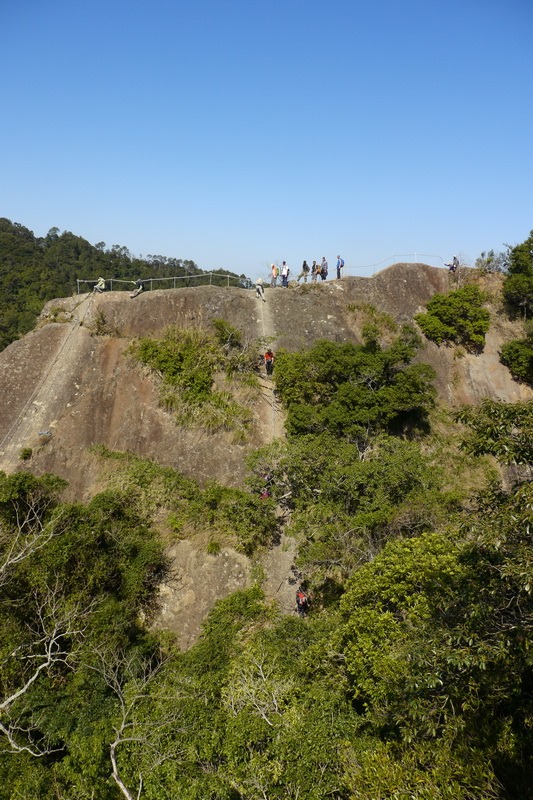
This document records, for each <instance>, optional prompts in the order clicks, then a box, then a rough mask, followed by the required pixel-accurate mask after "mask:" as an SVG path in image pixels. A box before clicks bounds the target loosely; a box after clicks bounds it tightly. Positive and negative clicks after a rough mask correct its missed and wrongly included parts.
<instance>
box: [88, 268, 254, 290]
mask: <svg viewBox="0 0 533 800" xmlns="http://www.w3.org/2000/svg"><path fill="white" fill-rule="evenodd" d="M214 277H217V278H224V281H225V282H226V284H225V285H226V286H228V287H229V286H230V285H235V284H236V285H237V286H240V287H241V288H242V289H249V288H250V286H251V285H252V284H251V281H249V280H248V279H247V278H238V277H237V276H236V275H225V274H223V273H221V272H203V273H201V274H199V275H176V276H172V277H170V278H142V282H143V283H144V288H145V289H148V290H149V291H151V290H152V289H154V288H156V289H158V288H161V289H168V288H171V289H176V288H179V286H180V285H181V286H187V287H190V286H192V287H194V286H212V285H213V278H214ZM164 282H166V283H167V284H168V283H170V284H171V285H170V286H161V287H159V286H157V285H156V286H155V287H154V284H160V283H164ZM97 283H98V280H83V279H80V278H78V279H77V280H76V284H77V288H78V294H83V291H80V287H81V286H82V285H83V284H86V285H87V286H89V287H90V288H89V291H92V288H93V287H94V286H95V285H96V284H97ZM105 284H106V290H108V291H110V292H112V291H113V287H114V286H116V285H117V284H124V286H121V287H119V289H123V290H125V289H128V288H129V289H132V288H133V287H134V286H135V284H136V281H133V280H124V279H123V278H106V279H105ZM215 285H216V286H221V285H224V284H223V283H221V282H220V281H217V283H216V284H215ZM85 291H87V290H85Z"/></svg>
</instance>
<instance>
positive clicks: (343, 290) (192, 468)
mask: <svg viewBox="0 0 533 800" xmlns="http://www.w3.org/2000/svg"><path fill="white" fill-rule="evenodd" d="M459 279H460V280H467V281H468V280H473V279H475V280H476V281H477V282H481V283H482V288H483V289H484V290H485V291H487V292H488V293H489V295H490V296H491V298H492V299H491V302H490V305H491V312H492V323H491V328H490V331H489V333H488V335H487V341H486V346H485V348H484V351H483V352H482V353H481V354H479V355H473V354H468V353H466V354H465V353H461V357H457V356H458V353H457V350H456V349H455V348H447V347H437V346H436V345H433V344H432V343H427V344H425V346H424V347H423V348H422V350H421V351H420V354H419V360H421V361H425V362H427V363H429V364H431V365H432V366H433V367H434V369H435V371H436V373H437V378H436V387H437V390H438V394H439V398H440V402H441V403H443V404H444V405H445V406H449V407H454V406H458V405H461V404H463V403H478V402H479V401H480V400H481V399H482V398H484V397H490V398H497V399H501V400H504V401H507V402H517V401H519V400H525V399H530V398H531V397H532V396H533V392H532V391H531V390H529V389H528V388H527V387H524V386H522V385H519V384H517V383H515V382H514V381H513V380H512V378H511V376H510V373H509V372H508V370H507V369H506V368H505V367H503V366H502V365H501V364H500V362H499V358H498V352H499V349H500V348H501V345H502V344H503V343H504V342H505V341H507V340H509V339H511V338H517V337H518V336H519V335H520V327H519V323H516V324H515V323H511V322H509V321H508V320H507V319H506V317H505V316H504V315H503V314H500V313H498V304H499V300H498V298H499V295H500V289H501V277H500V276H498V275H488V276H485V277H480V276H477V275H474V273H473V272H472V273H469V271H466V270H465V271H464V272H463V276H462V277H461V276H459ZM456 280H457V278H456V277H452V276H450V275H448V273H447V272H446V271H445V270H439V269H435V268H432V267H429V266H426V265H423V264H397V265H395V266H393V267H390V268H389V269H387V270H385V271H383V272H381V273H378V274H377V275H375V276H374V277H372V278H345V279H343V280H341V281H328V282H325V283H320V284H318V285H309V284H308V285H306V286H303V285H302V286H298V287H296V286H293V287H291V288H290V289H288V290H287V289H282V288H276V289H275V290H271V289H267V290H266V302H264V303H263V302H261V300H259V299H257V298H256V297H255V294H254V292H252V291H247V290H244V289H234V288H220V287H210V286H206V287H199V288H193V289H177V290H163V291H153V292H146V293H144V294H142V295H140V296H139V297H137V298H135V299H133V300H132V299H130V298H129V296H128V294H127V293H124V292H110V293H105V294H102V295H79V296H76V297H72V298H67V299H61V300H55V301H52V302H50V303H48V304H47V306H46V307H45V309H44V311H43V313H42V315H41V319H40V323H39V326H38V327H37V329H36V330H34V331H33V332H31V333H29V334H27V335H26V336H25V337H24V338H23V339H21V340H19V341H16V342H14V343H13V344H11V345H10V346H9V347H8V348H7V349H6V350H4V351H3V352H2V353H1V354H0V393H1V396H2V400H3V402H2V404H1V406H0V430H1V441H0V469H1V470H4V471H6V472H14V471H16V470H19V469H31V471H32V472H35V473H38V474H42V473H44V472H53V473H55V474H57V475H60V476H62V477H64V478H66V479H67V480H68V481H69V490H68V496H70V498H72V499H87V498H88V497H90V496H92V495H93V494H94V493H96V492H97V491H100V490H101V489H102V488H104V486H105V477H104V474H103V472H102V469H101V464H100V461H99V459H98V457H97V456H96V455H95V454H94V452H91V450H90V448H91V446H93V445H99V444H101V445H105V446H106V447H107V448H109V449H111V450H119V451H128V452H130V453H133V454H135V455H138V456H140V457H142V458H147V459H151V460H153V461H156V462H157V463H159V464H161V465H164V466H170V467H173V468H175V469H176V470H178V471H179V472H181V473H183V474H184V475H186V476H188V477H191V478H194V479H195V480H197V481H198V482H199V483H200V484H205V482H206V481H207V480H209V479H215V480H217V481H219V482H221V483H223V484H226V485H233V486H238V485H240V484H242V481H243V479H244V474H245V469H244V463H245V457H246V455H247V453H249V452H250V451H251V450H253V449H254V448H257V447H258V446H260V445H262V444H266V443H268V442H269V441H271V440H272V439H273V438H275V437H279V436H281V435H283V412H282V409H281V408H280V406H279V404H278V403H277V401H276V397H275V394H274V392H273V389H272V384H271V382H270V381H267V380H263V379H262V380H261V388H260V390H259V391H258V392H257V393H256V395H255V396H254V397H251V398H248V400H247V402H248V403H249V407H250V409H251V412H252V425H251V430H250V435H249V437H248V439H247V440H246V441H244V442H243V441H235V437H234V436H232V434H231V433H230V432H226V431H222V432H216V433H207V432H205V431H202V430H193V429H189V428H183V427H178V426H177V425H176V423H175V422H174V420H173V419H172V417H171V415H170V414H168V413H167V412H166V411H164V410H163V409H162V408H161V407H160V405H159V386H158V380H157V377H154V376H153V375H151V374H150V373H149V372H148V371H147V370H146V369H145V368H143V367H142V366H141V365H139V364H138V363H137V362H135V361H134V360H133V359H132V358H131V356H129V355H128V353H127V349H128V346H129V344H130V342H131V341H132V340H133V339H134V338H135V337H138V336H149V335H156V334H158V333H160V332H161V331H163V330H164V329H165V328H166V327H167V326H169V325H178V326H187V327H193V328H202V327H206V326H208V325H209V324H210V323H211V322H212V321H213V320H215V319H224V320H227V321H228V322H229V323H230V324H231V325H233V326H235V327H237V328H239V329H240V330H242V332H243V336H244V338H245V339H247V340H249V341H251V340H261V339H262V340H263V341H265V342H270V343H271V346H272V347H273V349H274V350H276V349H279V348H280V347H284V348H286V349H289V350H295V349H299V348H306V347H308V346H310V345H311V344H312V343H313V342H315V341H316V340H317V339H322V338H326V339H332V340H335V341H354V342H359V341H361V329H362V326H363V325H364V323H365V321H366V320H367V317H368V313H369V311H368V309H369V306H373V307H374V308H375V309H377V310H378V311H381V312H385V313H386V314H388V315H390V317H392V318H393V319H394V320H395V321H396V322H398V323H402V322H411V321H412V318H413V315H414V314H415V313H416V312H417V311H419V310H421V309H422V308H423V307H424V305H425V304H426V303H427V301H428V300H429V299H430V298H431V297H432V296H433V295H434V294H435V293H437V292H446V291H448V290H449V289H450V288H452V287H453V286H454V285H456V284H455V283H454V281H456ZM24 448H26V449H27V450H29V449H30V448H31V451H32V457H31V461H29V462H27V463H26V462H23V461H21V459H20V454H21V451H23V449H24ZM172 555H173V557H174V559H175V562H176V564H177V574H178V573H179V574H178V577H177V578H176V581H175V584H174V586H171V587H170V588H169V587H167V588H166V589H165V590H164V592H163V595H162V600H163V621H164V624H169V625H171V626H173V627H175V628H176V630H179V631H180V635H181V637H182V642H183V644H187V643H188V642H189V641H191V640H192V638H194V635H196V633H197V630H198V625H199V622H200V620H201V618H202V617H203V615H204V614H205V611H206V610H207V608H208V607H210V605H211V604H212V602H213V600H214V599H216V597H218V596H222V595H223V594H225V593H226V592H227V591H230V590H232V589H234V588H237V587H238V586H242V585H246V583H247V581H248V580H249V575H250V569H251V565H250V563H249V562H248V561H247V559H245V558H244V557H243V556H241V555H239V554H237V553H235V552H234V551H232V550H231V548H227V549H225V550H224V552H223V553H222V554H220V555H219V556H217V557H216V558H215V556H208V555H206V553H205V551H201V550H199V549H198V548H196V549H195V547H194V545H193V544H190V543H180V544H179V545H178V546H176V547H174V549H173V551H172ZM291 559H292V555H291V551H290V547H288V546H287V545H286V544H285V546H284V547H280V548H279V549H278V551H277V553H274V554H273V553H269V554H265V557H264V566H265V571H266V574H267V579H266V585H267V586H268V587H269V589H268V592H269V593H270V594H271V595H272V596H276V597H277V598H278V599H280V598H281V605H282V606H283V607H285V608H286V609H287V610H290V606H291V602H292V600H291V598H292V594H293V589H292V583H291ZM215 573H216V574H217V575H218V576H219V577H218V579H217V580H216V581H215V580H214V579H213V578H212V577H211V578H210V579H209V581H204V583H209V587H210V588H205V589H204V590H203V591H204V593H203V594H202V590H200V589H199V586H200V584H201V583H202V580H201V576H204V577H205V576H207V575H211V576H212V575H213V574H215ZM193 609H194V611H193ZM191 615H192V617H191Z"/></svg>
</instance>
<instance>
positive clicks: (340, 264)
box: [337, 256, 344, 281]
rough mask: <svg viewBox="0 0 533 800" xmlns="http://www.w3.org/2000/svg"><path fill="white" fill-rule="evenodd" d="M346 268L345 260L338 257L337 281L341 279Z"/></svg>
mask: <svg viewBox="0 0 533 800" xmlns="http://www.w3.org/2000/svg"><path fill="white" fill-rule="evenodd" d="M343 267H344V259H343V258H341V257H340V256H337V280H338V281H340V279H341V269H342V268H343Z"/></svg>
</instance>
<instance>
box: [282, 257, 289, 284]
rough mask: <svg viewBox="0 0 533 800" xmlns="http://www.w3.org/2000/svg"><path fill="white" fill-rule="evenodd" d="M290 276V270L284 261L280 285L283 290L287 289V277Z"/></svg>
mask: <svg viewBox="0 0 533 800" xmlns="http://www.w3.org/2000/svg"><path fill="white" fill-rule="evenodd" d="M290 274H291V271H290V269H289V267H288V264H287V262H286V261H284V262H283V265H282V267H281V285H282V286H283V287H284V288H285V289H288V288H289V275H290Z"/></svg>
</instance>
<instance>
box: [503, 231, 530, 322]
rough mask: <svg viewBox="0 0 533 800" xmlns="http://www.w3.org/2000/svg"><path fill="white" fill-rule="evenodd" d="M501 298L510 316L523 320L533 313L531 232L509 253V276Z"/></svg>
mask: <svg viewBox="0 0 533 800" xmlns="http://www.w3.org/2000/svg"><path fill="white" fill-rule="evenodd" d="M503 296H504V299H505V301H506V303H507V307H508V309H509V311H510V312H511V314H518V313H520V314H522V315H523V316H524V318H526V317H528V316H530V315H531V312H532V311H533V231H531V232H530V234H529V237H528V238H527V239H526V240H525V242H522V243H521V244H519V245H516V247H513V248H511V250H510V253H509V274H508V276H507V278H506V279H505V283H504V285H503Z"/></svg>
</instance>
